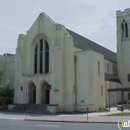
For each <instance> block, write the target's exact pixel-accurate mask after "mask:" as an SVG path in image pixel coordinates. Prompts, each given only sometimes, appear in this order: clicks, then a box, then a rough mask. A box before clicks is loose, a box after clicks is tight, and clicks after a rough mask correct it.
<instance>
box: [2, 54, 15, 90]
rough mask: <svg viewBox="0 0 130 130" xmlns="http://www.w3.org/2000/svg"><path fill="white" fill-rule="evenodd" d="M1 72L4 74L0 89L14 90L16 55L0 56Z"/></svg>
mask: <svg viewBox="0 0 130 130" xmlns="http://www.w3.org/2000/svg"><path fill="white" fill-rule="evenodd" d="M0 71H1V72H2V75H1V80H0V87H9V88H10V89H14V55H12V54H9V53H5V54H4V55H0Z"/></svg>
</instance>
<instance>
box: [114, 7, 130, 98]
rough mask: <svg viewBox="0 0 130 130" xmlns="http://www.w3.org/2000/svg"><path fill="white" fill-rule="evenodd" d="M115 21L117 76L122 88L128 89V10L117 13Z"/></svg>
mask: <svg viewBox="0 0 130 130" xmlns="http://www.w3.org/2000/svg"><path fill="white" fill-rule="evenodd" d="M116 19H117V21H116V24H117V64H118V76H119V78H120V80H121V82H122V87H130V9H125V10H124V11H117V12H116ZM125 95H126V96H125V99H127V94H125Z"/></svg>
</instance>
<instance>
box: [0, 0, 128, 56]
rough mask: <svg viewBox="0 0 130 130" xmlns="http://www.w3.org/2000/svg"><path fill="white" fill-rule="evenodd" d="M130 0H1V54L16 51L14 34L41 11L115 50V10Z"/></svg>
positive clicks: (18, 32) (24, 30)
mask: <svg viewBox="0 0 130 130" xmlns="http://www.w3.org/2000/svg"><path fill="white" fill-rule="evenodd" d="M125 8H130V1H129V0H0V54H3V53H7V52H8V53H15V49H16V46H17V38H18V35H19V34H21V33H24V34H25V33H26V31H27V30H28V29H29V28H30V27H31V25H32V24H33V22H34V21H35V19H36V18H37V17H38V15H39V14H40V13H41V12H45V13H46V14H47V15H48V16H49V17H51V18H52V19H53V20H54V21H55V22H56V23H60V24H62V25H65V26H66V27H67V28H69V29H71V30H73V31H75V32H77V33H79V34H81V35H83V36H85V37H86V38H88V39H90V40H92V41H94V42H96V43H98V44H100V45H102V46H104V47H106V48H108V49H110V50H112V51H114V52H115V51H116V11H117V10H124V9H125Z"/></svg>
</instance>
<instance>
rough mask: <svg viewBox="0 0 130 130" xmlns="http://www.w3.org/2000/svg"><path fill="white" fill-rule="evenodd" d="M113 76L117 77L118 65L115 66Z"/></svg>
mask: <svg viewBox="0 0 130 130" xmlns="http://www.w3.org/2000/svg"><path fill="white" fill-rule="evenodd" d="M113 74H114V75H116V76H117V65H116V64H115V63H114V64H113Z"/></svg>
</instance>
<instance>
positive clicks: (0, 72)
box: [0, 70, 3, 80]
mask: <svg viewBox="0 0 130 130" xmlns="http://www.w3.org/2000/svg"><path fill="white" fill-rule="evenodd" d="M2 76H3V72H2V71H1V70H0V80H2Z"/></svg>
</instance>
